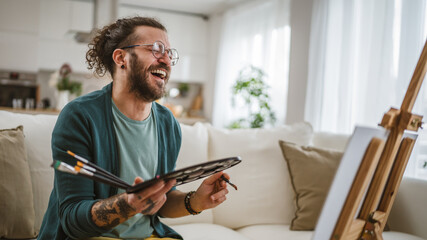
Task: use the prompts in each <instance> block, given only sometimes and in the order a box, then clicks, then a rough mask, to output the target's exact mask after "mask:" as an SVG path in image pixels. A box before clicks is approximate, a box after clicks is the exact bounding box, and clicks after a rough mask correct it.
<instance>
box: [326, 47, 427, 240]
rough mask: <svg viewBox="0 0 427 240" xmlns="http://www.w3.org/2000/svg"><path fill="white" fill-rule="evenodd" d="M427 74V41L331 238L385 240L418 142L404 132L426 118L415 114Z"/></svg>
mask: <svg viewBox="0 0 427 240" xmlns="http://www.w3.org/2000/svg"><path fill="white" fill-rule="evenodd" d="M426 71H427V41H426V43H425V45H424V48H423V51H422V53H421V56H420V58H419V60H418V63H417V66H416V68H415V71H414V74H413V76H412V79H411V82H410V84H409V87H408V89H407V91H406V95H405V98H404V99H403V102H402V105H401V107H400V109H395V108H391V109H390V110H389V111H388V112H387V113H386V114H384V117H383V119H382V121H381V123H380V124H379V125H380V126H382V127H383V128H385V129H388V130H389V131H390V134H389V136H388V139H387V141H386V142H385V143H384V140H381V139H378V138H373V139H372V140H371V142H370V144H369V146H368V148H367V150H366V152H365V155H364V157H363V160H362V162H361V165H360V167H359V170H358V172H357V174H356V177H355V179H354V181H353V184H352V186H351V189H350V192H349V194H348V196H347V199H346V201H345V203H344V206H343V208H342V210H341V214H340V216H339V218H338V221H337V224H336V225H335V229H334V231H333V233H332V236H331V237H330V239H332V240H356V239H357V240H373V239H375V240H382V239H383V238H382V232H383V230H384V227H385V224H386V222H387V218H388V216H389V214H390V211H391V207H392V206H393V202H394V200H395V197H396V193H397V191H398V189H399V186H400V182H401V180H402V177H403V173H404V171H405V168H406V165H407V163H408V160H409V157H410V155H411V152H412V149H413V147H414V144H415V140H414V139H412V138H403V133H404V131H405V130H411V131H418V129H419V128H420V127H421V124H422V116H420V115H415V114H412V113H411V111H412V108H413V107H414V103H415V100H416V98H417V96H418V93H419V91H420V88H421V85H422V82H423V80H424V76H425V74H426ZM368 187H369V188H368ZM365 193H366V195H365ZM363 199H364V201H363V204H362V205H361V203H362V200H363ZM359 206H361V208H360V211H358V209H359ZM356 214H358V216H356Z"/></svg>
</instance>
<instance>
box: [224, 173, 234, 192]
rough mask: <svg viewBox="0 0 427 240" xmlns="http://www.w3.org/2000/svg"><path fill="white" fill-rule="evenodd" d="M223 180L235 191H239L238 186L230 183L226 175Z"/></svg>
mask: <svg viewBox="0 0 427 240" xmlns="http://www.w3.org/2000/svg"><path fill="white" fill-rule="evenodd" d="M221 179H222V180H224V181H225V182H226V183H228V184H230V186H232V187H233V188H234V189H236V191H237V186H236V185H234V184H233V183H231V182H230V180H228V179H227V178H226V177H225V176H224V175H221Z"/></svg>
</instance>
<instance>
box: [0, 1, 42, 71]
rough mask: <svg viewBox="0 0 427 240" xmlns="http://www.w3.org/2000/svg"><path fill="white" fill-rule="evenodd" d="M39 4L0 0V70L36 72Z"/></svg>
mask: <svg viewBox="0 0 427 240" xmlns="http://www.w3.org/2000/svg"><path fill="white" fill-rule="evenodd" d="M39 9H40V1H38V0H34V1H29V0H26V1H23V0H2V1H0V52H1V58H0V69H8V70H22V71H28V72H34V71H36V70H37V48H38V29H39V20H40V16H39Z"/></svg>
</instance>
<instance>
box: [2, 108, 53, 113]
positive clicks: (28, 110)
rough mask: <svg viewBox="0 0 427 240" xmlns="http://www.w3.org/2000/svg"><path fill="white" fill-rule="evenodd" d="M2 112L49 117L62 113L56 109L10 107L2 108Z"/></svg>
mask: <svg viewBox="0 0 427 240" xmlns="http://www.w3.org/2000/svg"><path fill="white" fill-rule="evenodd" d="M0 110H2V111H8V112H14V113H24V114H33V115H34V114H49V115H58V114H59V112H60V111H58V110H56V109H25V108H10V107H0Z"/></svg>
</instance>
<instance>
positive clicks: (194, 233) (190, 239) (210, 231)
mask: <svg viewBox="0 0 427 240" xmlns="http://www.w3.org/2000/svg"><path fill="white" fill-rule="evenodd" d="M172 228H173V229H174V230H175V231H177V232H178V233H179V234H181V236H182V237H183V238H184V239H185V240H201V239H203V240H250V239H251V238H248V237H245V236H243V235H242V234H240V233H238V232H236V231H233V230H231V229H229V228H226V227H223V226H221V225H216V224H207V223H193V224H184V225H177V226H172ZM260 239H264V238H260Z"/></svg>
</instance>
